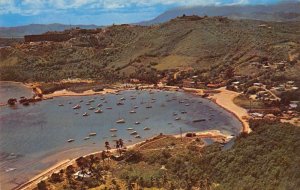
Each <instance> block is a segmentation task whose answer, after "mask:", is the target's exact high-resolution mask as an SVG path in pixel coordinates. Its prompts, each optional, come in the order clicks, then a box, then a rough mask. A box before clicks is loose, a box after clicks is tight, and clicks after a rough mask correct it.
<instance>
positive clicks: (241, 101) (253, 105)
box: [233, 95, 266, 109]
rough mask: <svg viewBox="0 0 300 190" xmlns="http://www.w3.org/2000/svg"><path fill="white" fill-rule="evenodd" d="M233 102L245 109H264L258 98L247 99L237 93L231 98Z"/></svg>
mask: <svg viewBox="0 0 300 190" xmlns="http://www.w3.org/2000/svg"><path fill="white" fill-rule="evenodd" d="M233 102H234V103H235V104H236V105H238V106H240V107H242V108H245V109H264V108H266V106H265V104H264V103H263V102H262V101H260V100H252V99H249V98H248V97H247V96H245V95H239V96H237V97H235V98H234V99H233Z"/></svg>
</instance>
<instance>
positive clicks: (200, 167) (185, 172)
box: [37, 122, 300, 190]
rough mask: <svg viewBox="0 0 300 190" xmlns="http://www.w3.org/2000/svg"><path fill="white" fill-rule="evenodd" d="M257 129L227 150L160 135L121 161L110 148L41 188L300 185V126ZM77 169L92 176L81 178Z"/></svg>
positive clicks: (264, 125)
mask: <svg viewBox="0 0 300 190" xmlns="http://www.w3.org/2000/svg"><path fill="white" fill-rule="evenodd" d="M252 129H253V132H251V133H250V134H248V135H247V134H241V135H240V136H239V137H238V138H237V139H236V140H235V143H234V145H233V146H232V147H231V148H230V149H227V150H224V149H223V148H222V146H221V145H220V144H217V143H215V144H212V145H209V146H206V147H204V148H203V142H202V141H201V140H200V139H199V138H196V137H195V138H188V137H184V138H183V139H182V140H181V139H180V138H174V137H160V138H158V137H157V139H156V140H155V141H151V143H148V144H147V143H145V144H144V145H141V146H137V147H135V148H134V149H131V150H128V151H126V152H125V153H124V155H123V156H121V157H120V158H122V159H121V160H118V161H117V160H116V161H114V159H113V160H111V161H104V158H106V157H103V155H105V153H102V155H98V156H88V157H86V158H83V157H81V158H79V159H77V161H76V163H77V166H76V165H74V166H68V167H67V168H66V170H61V171H60V172H59V173H55V174H52V175H51V177H50V179H49V180H47V181H42V182H40V183H39V185H38V188H37V189H46V187H47V189H129V190H130V189H147V188H149V189H170V190H173V189H187V190H189V189H216V190H217V189H218V190H219V189H220V190H221V189H222V190H223V189H245V190H246V189H253V190H256V189H257V190H260V189H266V190H274V189H299V187H300V168H299V164H298V163H299V162H300V148H299V146H300V144H299V143H300V140H299V136H300V128H298V127H295V126H292V125H288V124H279V123H263V122H258V123H256V122H255V123H253V122H252ZM77 170H80V171H92V173H91V174H90V175H91V177H89V178H87V179H80V178H79V179H78V178H76V177H74V176H73V174H74V173H75V172H76V171H77ZM133 186H135V188H133ZM137 187H138V188H137Z"/></svg>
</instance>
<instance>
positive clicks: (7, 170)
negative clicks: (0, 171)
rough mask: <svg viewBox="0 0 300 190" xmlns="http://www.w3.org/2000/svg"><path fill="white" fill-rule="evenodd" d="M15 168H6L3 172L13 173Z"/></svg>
mask: <svg viewBox="0 0 300 190" xmlns="http://www.w3.org/2000/svg"><path fill="white" fill-rule="evenodd" d="M16 169H17V168H8V169H6V170H5V172H11V171H14V170H16Z"/></svg>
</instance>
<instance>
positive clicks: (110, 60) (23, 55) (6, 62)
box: [0, 16, 300, 82]
mask: <svg viewBox="0 0 300 190" xmlns="http://www.w3.org/2000/svg"><path fill="white" fill-rule="evenodd" d="M99 31H100V32H99V33H96V34H87V33H86V34H84V33H79V34H78V35H77V36H76V37H74V38H72V39H70V40H68V41H65V42H35V43H30V44H28V43H22V44H18V45H15V46H13V47H9V48H2V49H0V79H1V80H14V81H45V82H52V81H59V80H62V79H66V78H84V79H95V80H101V81H102V80H105V81H112V82H113V81H117V80H124V79H128V78H129V77H131V78H132V77H134V78H138V79H141V80H146V81H147V80H150V82H153V81H155V79H156V78H157V77H158V78H159V77H163V76H164V75H165V74H166V72H165V71H169V70H174V69H175V70H180V69H192V70H194V71H195V73H197V74H199V75H201V76H202V79H203V80H204V79H206V80H217V79H218V78H219V77H220V74H221V73H224V71H225V70H226V69H227V68H228V66H229V65H230V66H232V67H233V68H235V71H236V73H237V74H243V75H251V76H252V75H253V77H256V75H259V74H263V73H264V72H263V73H262V72H260V71H259V70H253V69H252V70H253V71H251V67H250V66H249V63H250V62H252V61H262V60H263V61H268V62H271V63H273V62H279V61H283V60H286V61H288V62H289V63H291V66H290V67H289V68H290V69H287V70H286V71H285V72H283V73H280V75H286V76H287V77H289V76H291V77H293V78H297V77H299V75H297V73H299V71H300V62H299V52H300V44H299V41H300V40H299V39H300V23H299V22H287V23H278V22H262V21H251V20H241V21H237V20H229V19H227V18H224V17H197V16H183V17H178V18H176V19H173V20H171V21H169V22H167V23H163V24H160V25H157V26H150V27H146V26H132V25H118V26H111V27H108V28H105V29H102V30H99ZM249 71H251V72H249ZM158 74H160V75H158Z"/></svg>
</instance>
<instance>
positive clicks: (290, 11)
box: [138, 2, 300, 25]
mask: <svg viewBox="0 0 300 190" xmlns="http://www.w3.org/2000/svg"><path fill="white" fill-rule="evenodd" d="M183 14H185V15H198V16H205V15H207V16H226V17H229V18H231V19H252V20H264V21H299V20H300V2H289V3H279V4H274V5H243V6H242V5H226V6H193V7H178V8H175V9H171V10H169V11H166V12H164V13H163V14H161V15H159V16H158V17H156V18H154V19H153V20H149V21H145V22H140V23H138V24H140V25H151V24H158V23H163V22H167V21H169V20H171V19H173V18H175V17H177V16H182V15H183Z"/></svg>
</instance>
